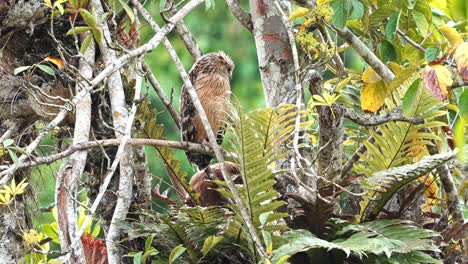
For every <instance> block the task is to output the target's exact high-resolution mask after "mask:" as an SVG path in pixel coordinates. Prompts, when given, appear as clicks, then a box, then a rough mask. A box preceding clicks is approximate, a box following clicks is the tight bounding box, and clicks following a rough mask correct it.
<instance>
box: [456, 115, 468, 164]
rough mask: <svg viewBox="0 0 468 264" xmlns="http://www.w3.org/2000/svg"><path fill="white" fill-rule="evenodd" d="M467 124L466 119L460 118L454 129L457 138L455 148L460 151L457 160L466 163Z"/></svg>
mask: <svg viewBox="0 0 468 264" xmlns="http://www.w3.org/2000/svg"><path fill="white" fill-rule="evenodd" d="M466 123H467V122H466V121H465V119H464V118H459V119H458V120H457V121H456V123H455V127H454V129H453V134H454V136H455V146H456V147H457V148H458V149H459V150H460V151H459V152H458V155H457V158H458V159H459V160H460V161H465V151H464V149H465V124H466Z"/></svg>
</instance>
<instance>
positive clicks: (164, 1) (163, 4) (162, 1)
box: [159, 0, 166, 10]
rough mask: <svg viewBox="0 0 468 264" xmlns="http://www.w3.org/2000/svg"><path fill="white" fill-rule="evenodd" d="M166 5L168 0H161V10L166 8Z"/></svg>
mask: <svg viewBox="0 0 468 264" xmlns="http://www.w3.org/2000/svg"><path fill="white" fill-rule="evenodd" d="M165 6H166V0H159V10H164V7H165Z"/></svg>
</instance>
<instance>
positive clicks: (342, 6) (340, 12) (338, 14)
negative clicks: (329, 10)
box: [332, 0, 348, 29]
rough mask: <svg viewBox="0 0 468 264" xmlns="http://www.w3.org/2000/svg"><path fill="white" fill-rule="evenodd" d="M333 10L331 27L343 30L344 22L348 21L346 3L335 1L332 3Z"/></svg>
mask: <svg viewBox="0 0 468 264" xmlns="http://www.w3.org/2000/svg"><path fill="white" fill-rule="evenodd" d="M332 7H333V9H334V10H335V12H334V14H333V25H334V26H335V27H336V28H338V29H344V27H345V25H346V21H348V1H347V0H337V1H335V2H333V3H332Z"/></svg>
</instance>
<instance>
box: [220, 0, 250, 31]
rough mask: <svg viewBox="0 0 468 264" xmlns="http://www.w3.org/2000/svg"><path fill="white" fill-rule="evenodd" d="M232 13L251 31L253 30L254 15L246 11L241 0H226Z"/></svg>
mask: <svg viewBox="0 0 468 264" xmlns="http://www.w3.org/2000/svg"><path fill="white" fill-rule="evenodd" d="M226 3H227V5H228V6H229V9H230V10H231V12H232V14H233V15H234V16H235V17H236V18H237V20H239V22H240V23H241V24H242V25H243V26H244V27H246V28H247V29H248V30H249V31H250V32H252V31H253V23H252V15H251V14H249V13H247V12H245V11H244V9H242V7H241V6H240V3H239V0H226Z"/></svg>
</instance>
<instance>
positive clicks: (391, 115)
mask: <svg viewBox="0 0 468 264" xmlns="http://www.w3.org/2000/svg"><path fill="white" fill-rule="evenodd" d="M340 107H341V108H342V109H344V116H345V117H346V118H348V119H350V120H351V121H353V122H354V123H356V124H358V125H361V126H377V125H381V124H385V123H388V122H391V121H401V122H408V123H411V124H415V125H419V124H423V123H424V119H422V118H420V117H410V118H406V117H405V116H403V114H402V110H401V108H400V107H397V108H394V109H392V110H390V111H389V112H387V113H384V114H381V115H367V114H365V115H361V114H359V113H357V112H356V111H354V110H353V109H350V108H346V107H344V106H341V105H340Z"/></svg>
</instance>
